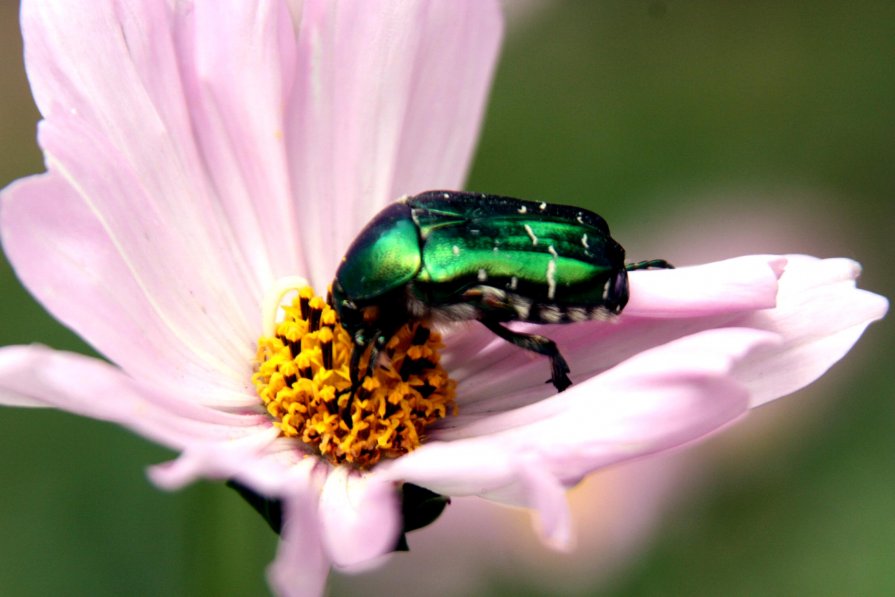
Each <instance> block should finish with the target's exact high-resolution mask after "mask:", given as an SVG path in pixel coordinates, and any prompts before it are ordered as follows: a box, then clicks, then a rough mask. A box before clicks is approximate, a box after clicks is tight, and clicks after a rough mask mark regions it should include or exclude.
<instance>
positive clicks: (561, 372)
mask: <svg viewBox="0 0 895 597" xmlns="http://www.w3.org/2000/svg"><path fill="white" fill-rule="evenodd" d="M480 321H481V322H482V324H483V325H484V326H485V327H486V328H488V329H489V330H491V331H492V332H493V333H494V334H495V335H496V336H498V337H500V338H502V339H504V340H506V341H507V342H510V343H512V344H515V345H516V346H518V347H519V348H524V349H525V350H530V351H532V352H536V353H538V354H542V355H544V356H545V357H549V358H550V368H551V370H552V376H551V378H550V380H549V381H550V382H551V383H552V384H553V386H554V387H555V388H556V390H557V391H558V392H562V391H563V390H565V389H566V388H568V387H569V386H570V385H572V380H571V379H569V372H570V371H571V369H569V364H568V363H566V360H565V359H564V358H563V356H562V354H560V352H559V348H557V347H556V342H554V341H553V340H551V339H550V338H545V337H544V336H538V335H537V334H523V333H521V332H514V331H513V330H511V329H509V328H505V327H503V326H502V325H500V323H499V322H497V321H489V320H487V319H482V320H480Z"/></svg>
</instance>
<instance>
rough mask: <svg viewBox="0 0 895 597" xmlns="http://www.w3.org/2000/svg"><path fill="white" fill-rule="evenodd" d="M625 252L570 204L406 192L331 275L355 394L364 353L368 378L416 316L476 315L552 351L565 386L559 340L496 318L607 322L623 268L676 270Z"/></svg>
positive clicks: (624, 278) (500, 332) (621, 297)
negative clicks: (349, 346)
mask: <svg viewBox="0 0 895 597" xmlns="http://www.w3.org/2000/svg"><path fill="white" fill-rule="evenodd" d="M624 259H625V250H624V249H623V248H622V247H621V245H619V244H618V243H617V242H615V241H614V240H613V239H612V237H610V236H609V227H608V226H607V225H606V221H605V220H604V219H603V218H601V217H600V216H598V215H597V214H595V213H593V212H590V211H587V210H584V209H581V208H578V207H571V206H566V205H553V204H549V203H539V202H536V201H525V200H521V199H512V198H510V197H500V196H495V195H482V194H475V193H463V192H457V191H428V192H425V193H421V194H419V195H415V196H413V197H404V198H402V199H400V200H398V201H397V202H395V203H393V204H391V205H389V206H388V207H386V208H385V209H384V210H382V211H381V212H380V213H379V214H378V215H376V216H375V217H374V218H373V219H372V220H371V221H370V223H369V224H367V226H366V227H365V228H364V229H363V230H362V231H361V233H360V234H359V235H358V236H357V238H356V239H355V240H354V242H353V243H352V245H351V247H350V248H349V249H348V252H347V253H346V254H345V257H343V258H342V263H341V265H340V266H339V269H338V271H337V272H336V277H335V280H333V284H332V296H331V302H332V305H333V308H334V309H335V310H336V312H337V313H338V315H339V319H340V320H341V322H342V326H343V327H344V328H345V330H346V331H347V332H348V333H349V334H350V335H351V337H352V339H353V340H354V351H353V353H352V355H351V365H350V370H351V381H352V386H351V387H352V394H353V393H354V391H355V390H356V389H357V387H359V385H360V381H361V379H362V376H360V372H359V371H358V369H359V366H360V361H361V357H362V356H363V354H364V353H365V352H366V351H367V350H370V351H371V352H370V360H369V364H368V366H367V371H366V373H365V375H369V374H370V373H371V372H372V368H373V366H374V365H375V363H376V360H377V356H378V354H379V351H380V350H381V349H382V348H383V347H384V346H385V345H386V343H387V342H388V341H389V340H390V339H391V337H392V336H393V335H394V334H395V333H396V332H397V331H398V330H399V329H400V328H401V326H402V325H404V324H405V323H408V322H410V321H420V320H434V321H469V320H478V321H480V322H482V324H483V325H484V326H485V327H487V328H488V329H489V330H491V331H492V332H493V333H494V334H496V335H497V336H499V337H500V338H503V339H504V340H506V341H508V342H511V343H512V344H515V345H516V346H518V347H520V348H524V349H526V350H530V351H533V352H536V353H538V354H542V355H544V356H547V357H549V358H550V364H551V369H552V375H551V378H550V380H549V381H551V382H552V383H553V385H554V386H555V387H556V389H557V390H558V391H560V392H562V391H563V390H565V389H566V388H568V387H569V386H570V385H571V384H572V382H571V380H570V379H569V375H568V374H569V366H568V364H567V363H566V360H565V359H564V358H563V356H562V355H561V354H560V352H559V349H558V348H557V346H556V343H555V342H553V341H552V340H550V339H548V338H546V337H544V336H539V335H536V334H524V333H520V332H516V331H513V330H511V329H509V328H507V327H505V326H504V324H505V323H507V322H510V321H527V322H532V323H573V322H580V321H587V320H592V319H606V318H608V317H611V316H612V315H617V314H618V313H621V311H622V309H624V307H625V304H626V303H627V302H628V272H629V271H631V270H637V269H647V268H671V267H672V266H671V265H670V264H669V263H668V262H667V261H665V260H662V259H656V260H652V261H642V262H640V263H633V264H627V265H626V264H625V261H624Z"/></svg>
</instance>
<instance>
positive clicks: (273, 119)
mask: <svg viewBox="0 0 895 597" xmlns="http://www.w3.org/2000/svg"><path fill="white" fill-rule="evenodd" d="M174 34H175V36H176V42H175V43H176V46H177V49H178V52H179V56H178V58H179V61H180V62H181V65H182V70H181V76H182V78H183V86H184V92H185V94H186V101H187V103H188V106H189V110H190V115H191V118H192V121H193V130H194V131H195V135H196V137H197V142H198V144H199V148H200V151H201V153H202V156H203V159H204V161H205V163H206V164H207V171H208V176H209V178H210V179H211V181H212V185H213V187H214V189H215V192H216V194H217V197H218V201H217V209H218V210H219V211H220V217H221V218H222V220H224V221H227V222H233V223H235V225H233V226H232V234H233V242H235V243H236V244H237V246H239V247H240V248H241V250H240V252H241V253H242V254H243V255H244V256H245V261H246V266H247V272H246V273H247V275H248V276H251V277H252V278H253V284H252V285H253V287H255V288H261V289H264V288H266V287H267V286H268V285H269V284H270V283H271V281H272V280H275V279H277V278H279V277H283V276H287V275H295V274H298V273H303V272H304V273H306V272H308V271H309V268H310V265H309V254H307V253H303V252H302V247H301V245H300V243H298V242H297V239H298V238H300V236H299V233H298V225H299V214H298V210H297V207H298V205H297V203H298V202H297V201H296V199H295V198H294V197H293V196H292V193H291V186H292V183H291V181H290V179H291V175H292V173H291V172H290V171H289V168H290V159H291V158H290V157H289V155H288V151H289V149H288V147H287V146H286V140H285V135H284V132H285V130H286V129H287V128H288V125H287V122H286V118H287V110H288V106H289V105H290V103H291V102H292V101H293V100H292V99H291V94H292V93H293V86H294V84H295V78H296V75H297V73H296V51H297V48H296V38H295V35H296V32H295V31H294V29H293V22H292V17H291V14H290V13H289V11H288V9H287V7H286V3H284V2H279V1H278V2H256V1H246V0H228V1H227V2H220V1H218V0H201V1H199V2H195V3H191V4H186V3H182V4H181V5H179V6H178V7H177V20H176V25H175V31H174ZM313 254H314V253H311V255H313Z"/></svg>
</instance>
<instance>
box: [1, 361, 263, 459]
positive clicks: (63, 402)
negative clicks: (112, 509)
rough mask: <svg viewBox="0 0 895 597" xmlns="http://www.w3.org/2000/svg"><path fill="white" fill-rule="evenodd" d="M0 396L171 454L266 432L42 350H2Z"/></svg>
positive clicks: (251, 420) (93, 364) (112, 371)
mask: <svg viewBox="0 0 895 597" xmlns="http://www.w3.org/2000/svg"><path fill="white" fill-rule="evenodd" d="M0 395H2V396H4V397H7V396H9V397H11V399H10V400H9V401H8V402H4V403H7V404H22V403H26V404H32V405H37V404H42V405H45V406H53V407H56V408H61V409H64V410H67V411H69V412H73V413H76V414H79V415H83V416H87V417H92V418H94V419H100V420H104V421H111V422H114V423H118V424H120V425H123V426H125V427H127V428H129V429H131V430H133V431H135V432H137V433H139V434H141V435H144V436H146V437H148V438H150V439H153V440H155V441H157V442H159V443H161V444H163V445H166V446H169V447H171V448H175V449H184V448H187V447H189V446H193V445H196V444H200V443H209V442H210V443H215V442H221V443H226V442H232V441H234V440H237V439H239V438H243V437H251V436H255V435H257V434H259V433H262V434H263V433H265V432H266V431H267V430H268V429H270V427H271V425H270V418H269V417H268V416H267V415H265V414H254V413H252V414H231V413H225V412H222V411H220V410H216V409H211V408H205V407H202V406H198V405H197V404H194V403H193V402H191V401H189V400H183V399H181V397H180V396H173V397H172V396H169V395H167V394H165V393H163V392H159V391H158V390H156V389H155V388H152V387H151V386H148V385H146V384H144V383H140V382H137V381H135V380H133V379H131V378H129V377H128V376H127V375H125V374H124V373H123V372H121V370H119V369H117V368H115V367H114V366H112V365H109V364H108V363H105V362H103V361H100V360H98V359H93V358H90V357H85V356H82V355H77V354H72V353H64V352H59V351H55V350H51V349H49V348H45V347H42V346H8V347H4V348H0Z"/></svg>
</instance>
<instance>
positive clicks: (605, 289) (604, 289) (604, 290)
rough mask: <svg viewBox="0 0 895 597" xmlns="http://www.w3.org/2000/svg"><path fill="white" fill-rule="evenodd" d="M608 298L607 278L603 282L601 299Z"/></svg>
mask: <svg viewBox="0 0 895 597" xmlns="http://www.w3.org/2000/svg"><path fill="white" fill-rule="evenodd" d="M608 298H609V280H606V283H605V284H603V300H604V301H605V300H606V299H608Z"/></svg>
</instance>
